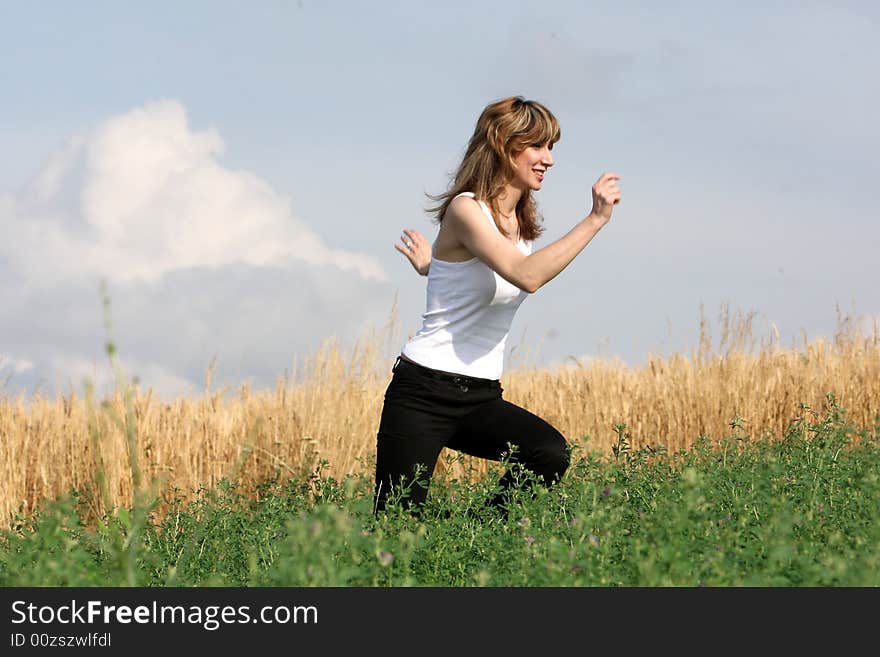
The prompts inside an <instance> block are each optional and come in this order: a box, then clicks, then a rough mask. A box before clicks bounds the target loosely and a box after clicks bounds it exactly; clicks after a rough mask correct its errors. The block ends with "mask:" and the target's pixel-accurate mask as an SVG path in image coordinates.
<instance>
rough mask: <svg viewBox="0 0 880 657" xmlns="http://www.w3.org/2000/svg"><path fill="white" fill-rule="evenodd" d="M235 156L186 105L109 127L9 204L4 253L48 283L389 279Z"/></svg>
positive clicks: (72, 143)
mask: <svg viewBox="0 0 880 657" xmlns="http://www.w3.org/2000/svg"><path fill="white" fill-rule="evenodd" d="M223 148H224V146H223V142H222V140H221V139H220V136H219V135H218V134H217V133H216V132H215V131H213V130H208V131H204V132H193V131H191V130H190V128H189V125H188V123H187V117H186V113H185V111H184V108H183V107H182V106H181V105H180V103H178V102H175V101H161V102H153V103H149V104H147V105H145V106H144V107H141V108H138V109H135V110H132V111H130V112H128V113H126V114H123V115H121V116H117V117H113V118H111V119H108V120H106V121H104V122H103V123H101V124H100V125H98V126H97V127H96V128H94V129H93V130H90V131H88V132H85V133H82V134H78V135H75V136H73V137H71V138H70V139H69V140H68V142H67V143H66V144H65V145H64V146H63V147H62V148H60V149H59V150H58V151H57V152H55V153H53V154H52V155H51V156H50V157H49V159H48V161H47V163H46V165H45V167H44V168H43V170H42V171H41V172H40V173H39V175H37V176H36V177H35V178H34V180H33V181H31V183H30V184H29V185H28V186H27V187H26V188H25V190H23V193H22V194H21V195H20V196H19V197H18V198H16V199H14V201H13V202H12V203H10V202H9V200H7V201H6V204H5V205H6V206H7V207H6V208H5V209H4V216H3V222H4V224H8V225H9V227H10V228H11V230H9V231H8V232H7V234H11V235H12V236H13V239H11V240H9V241H8V242H6V244H5V246H0V254H2V255H5V256H6V257H7V258H9V259H10V260H11V261H12V262H13V263H15V265H16V266H17V268H19V269H20V270H23V271H27V272H28V273H29V275H30V276H31V277H35V278H36V280H39V281H40V282H42V283H44V284H50V283H52V282H54V281H56V280H58V279H63V278H69V277H71V276H74V277H77V276H84V275H91V274H98V275H101V276H105V277H107V278H110V279H113V280H132V279H148V280H155V279H158V278H160V277H161V276H162V275H163V274H165V273H167V272H169V271H174V270H176V269H179V268H182V267H194V266H210V267H217V266H221V265H225V264H229V263H236V262H237V263H247V264H251V265H268V264H278V263H281V262H284V261H286V260H288V259H291V258H293V259H297V260H301V261H303V262H305V263H307V264H309V265H325V264H327V265H331V266H335V267H338V268H340V269H343V270H346V271H353V272H357V274H359V275H360V276H361V277H363V278H368V279H375V280H379V281H382V280H386V279H387V277H386V275H385V273H384V271H383V270H382V267H381V266H380V265H379V264H378V262H377V261H376V260H375V259H374V258H372V257H369V256H366V255H362V254H358V253H352V252H347V251H343V250H339V249H333V248H330V247H328V246H326V245H325V244H323V243H322V242H321V241H320V239H319V238H318V237H317V235H316V234H315V233H314V232H313V231H312V230H310V229H309V227H308V226H307V225H306V224H305V223H303V222H302V221H299V220H297V219H295V218H294V217H293V216H292V212H291V208H290V202H289V200H288V199H287V198H286V197H284V196H283V195H281V194H279V193H277V192H276V191H274V190H273V189H272V188H271V187H269V186H268V185H267V184H266V183H265V182H263V181H262V180H260V179H259V178H258V177H256V176H254V175H252V174H250V173H247V172H243V171H232V170H229V169H227V168H224V167H223V166H222V165H221V164H220V163H219V162H218V159H217V158H218V157H219V156H220V155H222V153H223ZM10 205H11V206H12V207H11V210H10V207H9V206H10ZM10 211H11V216H9V213H10ZM32 280H33V278H32Z"/></svg>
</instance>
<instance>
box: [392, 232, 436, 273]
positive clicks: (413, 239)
mask: <svg viewBox="0 0 880 657" xmlns="http://www.w3.org/2000/svg"><path fill="white" fill-rule="evenodd" d="M400 241H401V242H402V244H395V245H394V248H395V249H397V250H398V251H400V252H401V253H402V254H403V255H405V256H406V257H407V259H408V260H409V262H410V264H411V265H412V266H413V269H415V270H416V271H417V272H418V273H419V274H420V275H422V276H427V275H428V268H429V267H430V266H431V245H430V244H429V243H428V240H427V239H426V238H425V236H424V235H422V234H421V233H420V232H419V231H417V230H413V229H412V228H405V229H404V231H403V234H402V235H401V236H400Z"/></svg>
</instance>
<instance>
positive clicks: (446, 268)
mask: <svg viewBox="0 0 880 657" xmlns="http://www.w3.org/2000/svg"><path fill="white" fill-rule="evenodd" d="M458 196H470V197H471V198H473V197H474V194H473V193H472V192H462V193H461V194H459V195H458ZM458 196H456V197H455V198H458ZM478 203H479V204H480V206H481V207H482V208H483V212H484V213H485V215H486V217H487V219H488V221H489V222H491V224H492V226H493V227H494V228H495V229H496V230H498V227H497V226H495V221H494V220H493V219H492V212H491V211H490V210H489V207H488V206H487V205H486V204H485V203H483V201H478ZM517 248H519V250H520V251H522V252H523V253H524V254H525V255H529V254H531V252H532V243H531V242H526V241H524V240H520V241H519V242H518V243H517ZM527 295H528V293H527V292H524V291H523V290H521V289H519V288H518V287H517V286H515V285H513V284H512V283H509V282H508V281H506V280H504V279H503V278H502V277H501V276H499V275H498V274H496V273H495V271H493V270H492V269H491V268H490V267H489V266H488V265H486V264H485V263H484V262H483V261H482V260H480V259H479V258H471V259H470V260H465V261H464V262H447V261H445V260H437V259H436V258H432V259H431V266H430V268H429V269H428V289H427V301H426V304H425V313H424V314H423V315H422V328H421V329H419V331H418V333H416V334H415V335H414V336H413V337H412V338H411V339H410V340H409V341H408V342H407V343H406V344H405V345H404V347H403V351H402V353H403V355H404V356H406V357H407V358H409V359H410V360H412V361H415V362H416V363H419V364H420V365H424V366H425V367H430V368H432V369H435V370H443V371H445V372H454V373H456V374H464V375H465V376H474V377H479V378H481V379H500V378H501V372H502V371H503V369H504V345H505V343H506V342H507V336H508V334H509V333H510V325H511V322H513V316H514V315H515V314H516V311H517V309H518V308H519V306H520V304H521V303H522V302H523V300H524V299H525V298H526V296H527Z"/></svg>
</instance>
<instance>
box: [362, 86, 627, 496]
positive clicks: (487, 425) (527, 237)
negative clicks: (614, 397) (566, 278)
mask: <svg viewBox="0 0 880 657" xmlns="http://www.w3.org/2000/svg"><path fill="white" fill-rule="evenodd" d="M559 138H560V130H559V124H558V122H557V120H556V118H555V117H554V116H553V114H552V113H551V112H550V110H548V109H547V108H546V107H545V106H544V105H542V104H541V103H538V102H535V101H531V100H525V99H524V98H523V97H521V96H513V97H509V98H504V99H502V100H499V101H497V102H494V103H491V104H489V105H488V106H487V107H486V108H485V109H484V110H483V112H482V114H481V115H480V117H479V119H478V121H477V125H476V128H475V130H474V133H473V135H472V137H471V139H470V142H469V144H468V147H467V150H466V152H465V155H464V158H463V159H462V162H461V164H460V166H459V167H458V170H457V172H456V174H455V178H454V181H453V184H452V186H451V188H450V190H449V191H448V192H446V193H445V194H441V195H439V196H431V198H432V199H434V200H435V201H442V203H441V204H440V205H439V206H437V207H434V208H429V211H431V212H433V213H434V214H435V216H436V220H437V223H439V225H440V228H439V231H438V233H437V237H436V239H435V240H434V244H433V248H431V247H429V245H428V242H427V240H426V239H425V238H424V237H423V236H422V235H421V234H420V233H419V232H418V231H415V230H406V231H404V235H403V237H402V242H403V243H402V245H397V244H395V248H397V250H398V251H400V252H401V253H403V254H404V255H406V256H407V258H408V259H409V261H410V263H411V264H412V265H413V267H414V268H415V269H416V271H418V272H419V273H420V274H422V275H427V277H428V284H427V304H426V310H425V313H424V315H423V323H422V327H421V329H420V330H419V331H418V333H416V335H415V336H413V337H412V338H411V339H410V340H409V341H407V342H406V344H405V345H404V347H403V349H402V351H401V354H400V356H399V357H398V358H397V360H396V361H395V364H394V367H393V368H392V372H393V376H392V379H391V382H390V383H389V385H388V389H387V390H386V392H385V402H384V406H383V409H382V417H381V420H380V423H379V431H378V434H377V449H376V497H375V510H376V511H377V512H378V511H381V510H383V509H384V508H385V505H386V502H387V501H388V499H389V495H391V496H392V499H399V500H400V502H401V503H402V504H403V505H404V506H408V507H410V509H411V510H412V511H415V512H418V511H419V510H420V508H421V507H422V506H423V504H424V502H425V499H426V497H427V493H428V485H429V483H430V478H431V475H432V473H433V470H434V466H435V464H436V462H437V458H438V457H439V455H440V451H441V450H442V449H443V448H444V447H447V448H449V449H454V450H458V451H461V452H464V453H466V454H470V455H473V456H477V457H480V458H485V459H492V460H496V461H498V460H501V459H503V458H507V459H508V460H509V461H510V462H512V463H518V464H521V465H522V467H523V468H525V469H526V470H528V471H530V472H531V473H533V474H534V475H536V479H537V480H538V481H541V482H542V483H544V484H545V485H548V486H549V485H552V484H553V483H554V482H555V481H557V480H558V479H559V478H560V477H561V476H562V475H563V473H564V472H565V470H566V469H567V467H568V464H569V450H568V446H567V444H566V441H565V438H564V437H563V436H562V434H561V433H559V431H557V430H556V429H555V428H554V427H553V426H551V425H550V424H549V423H548V422H546V421H545V420H543V419H542V418H540V417H538V416H536V415H534V414H532V413H530V412H529V411H527V410H525V409H523V408H520V407H518V406H516V405H514V404H511V403H510V402H508V401H506V400H504V399H502V388H501V384H500V381H499V379H500V377H501V373H502V370H503V360H504V347H505V343H506V341H507V336H508V333H509V330H510V325H511V322H512V321H513V317H514V314H515V313H516V310H517V308H518V307H519V305H520V304H521V303H522V302H523V300H524V299H525V298H526V296H527V295H528V294H532V293H534V292H536V291H537V290H538V289H539V288H540V287H541V286H542V285H544V284H545V283H547V282H548V281H550V280H552V279H553V278H555V277H556V276H557V275H558V274H559V273H560V272H561V271H562V270H563V269H565V267H567V266H568V265H569V263H571V261H572V260H573V259H574V258H575V256H577V255H578V254H579V253H580V252H581V251H582V250H583V248H584V247H585V246H586V245H587V244H588V243H589V242H590V240H592V239H593V237H594V236H595V235H596V233H597V232H599V230H600V229H601V228H602V227H603V226H604V225H605V224H607V223H608V221H609V220H610V219H611V212H612V208H613V206H614V204H616V203H618V202H619V201H620V189H619V188H618V186H617V183H616V181H617V180H619V178H620V176H618V175H617V174H615V173H605V174H603V175H602V176H601V177H600V178H599V180H598V181H597V182H596V184H595V185H593V189H592V195H593V207H592V211H591V212H590V214H589V215H587V217H585V218H584V219H582V220H581V221H579V222H578V223H577V224H576V225H575V226H574V228H572V229H571V230H570V231H569V232H568V233H567V234H566V235H565V236H563V237H561V238H560V239H558V240H556V241H555V242H553V243H551V244H548V245H547V246H545V247H543V248H541V249H538V250H537V251H534V252H533V251H532V242H533V240H534V239H535V238H536V237H538V235H539V234H540V233H541V232H542V228H541V227H540V226H539V225H538V219H537V212H536V206H535V201H534V199H533V198H532V193H533V192H536V191H538V190H540V189H541V184H542V182H543V181H544V176H545V175H546V174H547V171H548V170H549V169H550V167H552V166H553V164H554V161H553V155H552V152H551V151H552V149H553V145H554V144H555V143H556V142H557V141H559ZM514 480H515V478H514V476H513V474H512V473H511V472H510V471H508V472H507V473H505V474H504V476H503V477H502V478H501V482H500V483H501V491H502V492H501V493H499V494H498V495H497V496H496V497H495V498H493V500H491V504H492V505H494V506H496V507H500V508H502V509H503V507H504V505H505V502H506V493H507V491H508V489H509V488H510V486H511V484H513V482H514ZM395 493H396V495H395Z"/></svg>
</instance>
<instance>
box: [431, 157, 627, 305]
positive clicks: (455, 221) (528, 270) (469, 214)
mask: <svg viewBox="0 0 880 657" xmlns="http://www.w3.org/2000/svg"><path fill="white" fill-rule="evenodd" d="M619 179H620V176H619V175H617V174H615V173H605V174H602V176H601V177H600V178H599V180H598V181H597V182H596V184H595V185H593V210H592V212H590V214H589V215H587V217H585V218H584V219H583V220H581V221H580V222H578V223H577V224H576V225H575V227H574V228H572V229H571V230H570V231H568V233H566V234H565V235H563V236H562V237H560V238H559V239H558V240H556V241H555V242H552V243H550V244H548V245H547V246H545V247H543V248H541V249H538V250H537V251H535V252H534V253H532V254H531V255H528V256H527V255H525V254H523V253H522V252H521V251H520V250H519V249H517V248H516V246H515V245H514V244H513V243H512V242H511V241H510V240H509V239H507V238H505V237H504V236H503V235H501V234H500V233H499V232H498V231H497V230H495V228H494V227H493V226H492V225H490V224H489V222H488V221H486V215H484V214H483V212H482V210H481V209H480V207H479V205H478V204H477V203H475V202H474V201H473V199H470V198H466V197H460V198H457V199H455V200H454V201H453V202H452V203H450V204H449V208H448V209H447V211H446V216H445V217H444V219H443V221H444V222H449V224H450V226H449V227H450V228H451V229H452V231H453V234H454V235H455V237H456V239H457V240H458V241H459V242H461V244H462V245H463V246H464V247H465V248H466V249H467V250H468V251H469V252H470V253H471V254H472V255H474V256H476V257H477V258H479V259H480V260H482V261H483V262H485V263H486V264H487V265H488V266H489V267H491V268H492V269H493V270H494V271H496V272H497V273H498V275H499V276H501V277H502V278H504V279H505V280H507V281H509V282H510V283H512V284H513V285H516V286H517V287H518V288H520V289H521V290H523V291H525V292H529V293H531V292H535V291H537V290H538V288H540V287H541V286H543V285H545V284H546V283H547V282H549V281H551V280H553V279H554V278H555V277H556V276H557V275H558V274H559V273H560V272H561V271H562V270H563V269H565V268H566V267H567V266H568V265H569V264H570V263H571V261H572V260H574V259H575V257H576V256H577V255H578V254H579V253H580V252H581V251H582V250H583V249H584V247H586V245H587V244H589V243H590V241H591V240H592V239H593V237H595V235H596V233H598V232H599V231H600V230H601V229H602V227H603V226H605V224H607V223H608V222H609V221H610V220H611V212H612V208H613V206H614V205H615V204H617V203H618V202H619V201H620V188H619V187H618V186H617V183H616V182H615V181H616V180H619Z"/></svg>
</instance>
